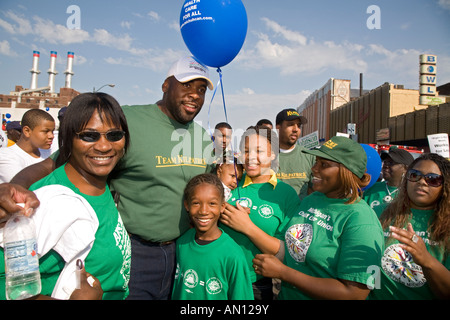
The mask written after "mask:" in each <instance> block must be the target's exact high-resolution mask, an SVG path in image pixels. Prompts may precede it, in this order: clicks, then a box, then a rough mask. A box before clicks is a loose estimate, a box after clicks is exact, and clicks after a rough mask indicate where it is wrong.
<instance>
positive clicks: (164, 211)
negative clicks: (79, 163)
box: [110, 105, 212, 242]
mask: <svg viewBox="0 0 450 320" xmlns="http://www.w3.org/2000/svg"><path fill="white" fill-rule="evenodd" d="M123 111H124V113H125V115H126V117H127V122H128V127H129V130H130V136H131V138H130V140H131V144H130V148H129V149H128V151H127V153H126V154H125V156H124V157H123V158H122V160H121V161H120V162H119V164H118V165H117V166H116V168H115V169H114V171H113V172H112V174H111V179H110V187H111V190H114V191H117V192H119V194H120V200H119V204H118V208H119V211H120V214H121V216H122V219H123V222H124V223H125V226H126V228H127V230H128V232H130V233H131V234H136V235H138V236H140V237H141V238H143V239H145V240H149V241H154V242H162V241H170V240H173V239H176V238H177V237H179V236H180V235H181V234H183V233H184V232H185V231H186V230H187V229H188V228H189V219H188V216H187V214H186V210H185V209H184V206H183V200H182V198H183V190H184V187H185V186H186V183H187V182H188V181H189V180H190V179H191V178H192V177H194V176H195V175H198V174H201V173H205V172H207V171H208V170H210V168H209V167H208V163H209V159H208V156H207V155H211V151H212V143H211V139H210V137H209V135H208V134H207V133H205V130H204V129H203V128H202V127H201V126H200V125H198V124H196V123H195V122H190V123H188V124H187V125H183V124H180V123H178V122H175V121H173V120H171V119H170V118H168V117H167V116H166V115H165V114H164V113H163V112H162V111H161V110H160V109H159V107H158V106H157V105H143V106H124V107H123ZM208 146H209V147H208Z"/></svg>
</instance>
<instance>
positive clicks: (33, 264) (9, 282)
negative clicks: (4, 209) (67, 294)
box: [3, 214, 41, 300]
mask: <svg viewBox="0 0 450 320" xmlns="http://www.w3.org/2000/svg"><path fill="white" fill-rule="evenodd" d="M3 241H4V255H5V277H6V298H7V299H8V300H21V299H26V298H30V297H33V296H35V295H37V294H39V293H40V292H41V275H40V273H39V258H38V254H37V244H36V228H35V225H34V222H33V220H32V219H31V218H28V217H26V216H23V215H20V214H14V215H13V216H12V217H11V218H10V219H9V220H8V222H7V223H6V225H5V227H4V230H3Z"/></svg>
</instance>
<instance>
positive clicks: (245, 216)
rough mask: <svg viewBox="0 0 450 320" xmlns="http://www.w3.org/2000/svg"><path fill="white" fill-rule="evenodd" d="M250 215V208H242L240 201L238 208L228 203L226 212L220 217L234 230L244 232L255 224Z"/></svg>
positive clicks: (237, 204) (237, 203)
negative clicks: (250, 225)
mask: <svg viewBox="0 0 450 320" xmlns="http://www.w3.org/2000/svg"><path fill="white" fill-rule="evenodd" d="M249 214H250V208H244V207H242V206H241V205H240V204H239V202H238V201H236V207H235V206H233V205H231V204H229V203H226V205H225V210H224V211H223V213H222V215H221V217H220V221H221V222H222V223H223V224H224V225H226V226H228V227H230V228H232V229H233V230H236V231H238V232H244V230H246V229H247V228H246V226H248V225H249V224H253V222H252V221H251V219H250V217H249Z"/></svg>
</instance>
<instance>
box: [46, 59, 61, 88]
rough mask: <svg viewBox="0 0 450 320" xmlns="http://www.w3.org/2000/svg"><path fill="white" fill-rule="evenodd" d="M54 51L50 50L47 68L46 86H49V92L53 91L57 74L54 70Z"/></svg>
mask: <svg viewBox="0 0 450 320" xmlns="http://www.w3.org/2000/svg"><path fill="white" fill-rule="evenodd" d="M56 56H57V53H56V51H50V69H48V71H47V72H48V86H49V87H50V90H49V92H50V93H54V92H55V76H56V75H57V74H58V72H57V71H56V69H55V68H56Z"/></svg>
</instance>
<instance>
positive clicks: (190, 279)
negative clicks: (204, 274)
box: [184, 269, 198, 288]
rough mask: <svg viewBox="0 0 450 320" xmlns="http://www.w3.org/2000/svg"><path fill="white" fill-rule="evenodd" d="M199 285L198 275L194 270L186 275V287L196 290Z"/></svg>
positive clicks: (190, 270) (188, 271)
mask: <svg viewBox="0 0 450 320" xmlns="http://www.w3.org/2000/svg"><path fill="white" fill-rule="evenodd" d="M197 284H198V274H197V272H195V270H193V269H189V270H187V271H186V272H185V273H184V285H185V286H186V287H188V288H195V287H196V286H197Z"/></svg>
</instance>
